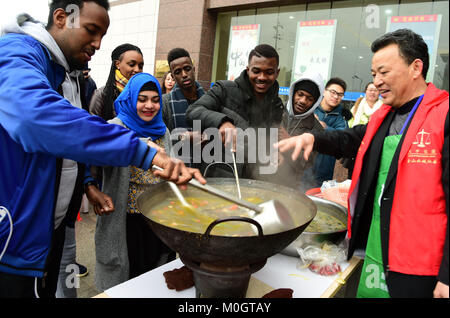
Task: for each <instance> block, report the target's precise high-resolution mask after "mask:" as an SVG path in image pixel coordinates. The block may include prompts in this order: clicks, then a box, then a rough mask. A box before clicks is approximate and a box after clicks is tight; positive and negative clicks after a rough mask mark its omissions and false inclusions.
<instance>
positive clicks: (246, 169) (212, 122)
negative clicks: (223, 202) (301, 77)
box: [186, 44, 284, 179]
mask: <svg viewBox="0 0 450 318" xmlns="http://www.w3.org/2000/svg"><path fill="white" fill-rule="evenodd" d="M278 74H279V56H278V53H277V52H276V50H275V49H274V48H273V47H272V46H270V45H267V44H261V45H258V46H256V47H255V48H254V49H253V50H252V51H251V52H250V54H249V59H248V66H247V68H246V69H245V70H243V71H242V73H241V74H240V76H239V77H238V78H236V79H235V80H234V81H217V82H216V83H215V84H214V86H213V87H212V88H211V89H210V90H209V91H208V92H207V93H206V94H205V95H203V96H202V97H201V98H200V99H199V100H197V101H196V102H195V103H193V104H192V105H190V106H189V108H188V109H187V111H186V122H187V124H188V125H191V126H193V122H194V120H200V121H201V127H202V130H205V129H206V128H210V127H214V128H217V129H219V134H220V138H221V141H222V143H223V145H225V147H226V148H227V149H228V150H225V149H224V150H223V151H222V154H226V153H228V154H229V152H230V151H229V148H231V149H232V150H233V151H236V144H235V143H236V134H237V130H236V128H241V129H242V130H246V129H247V128H253V129H255V132H257V128H265V129H266V136H264V137H267V136H268V134H269V128H279V127H280V124H281V117H282V114H283V109H284V106H283V102H282V101H281V99H280V98H279V96H278V91H279V85H278V82H277V77H278ZM227 131H228V132H231V133H229V134H227V133H226V132H227ZM266 140H269V138H266ZM256 144H257V143H248V144H247V145H245V146H244V154H247V153H248V152H247V149H248V147H255V146H256ZM266 149H267V147H266ZM253 150H254V149H253ZM256 153H258V152H256ZM228 158H230V156H228ZM257 159H259V158H257ZM244 160H245V162H244V164H243V165H240V167H238V170H239V174H240V175H241V177H245V178H249V179H264V176H262V175H261V174H260V173H259V172H258V169H255V168H257V167H258V166H259V165H260V164H261V163H260V162H258V161H257V162H256V163H255V164H253V163H249V162H248V160H247V159H244ZM227 162H229V161H227ZM226 171H227V170H226V169H223V170H222V171H221V172H220V173H219V174H218V175H216V176H220V175H221V176H230V175H229V174H227V173H226ZM231 176H232V175H231Z"/></svg>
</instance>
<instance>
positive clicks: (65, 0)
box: [47, 0, 109, 29]
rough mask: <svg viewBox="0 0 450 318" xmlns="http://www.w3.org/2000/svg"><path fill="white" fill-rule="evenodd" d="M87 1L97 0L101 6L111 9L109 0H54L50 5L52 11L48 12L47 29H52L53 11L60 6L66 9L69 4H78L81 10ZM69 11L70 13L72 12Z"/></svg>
mask: <svg viewBox="0 0 450 318" xmlns="http://www.w3.org/2000/svg"><path fill="white" fill-rule="evenodd" d="M85 2H95V3H96V4H98V5H99V6H101V7H103V8H105V10H106V11H108V10H109V2H108V0H53V1H52V2H51V3H49V5H48V6H49V8H50V11H49V14H48V21H47V29H50V27H51V26H52V25H53V13H54V12H55V10H57V9H60V8H61V9H64V10H66V9H67V7H68V6H69V5H76V6H78V7H79V8H80V10H81V9H82V8H83V5H84V3H85ZM67 13H68V14H69V13H70V12H67Z"/></svg>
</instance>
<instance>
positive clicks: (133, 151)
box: [0, 33, 156, 277]
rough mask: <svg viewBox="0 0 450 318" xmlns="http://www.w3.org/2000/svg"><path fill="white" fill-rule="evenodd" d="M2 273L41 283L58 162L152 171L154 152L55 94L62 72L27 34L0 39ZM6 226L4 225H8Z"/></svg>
mask: <svg viewBox="0 0 450 318" xmlns="http://www.w3.org/2000/svg"><path fill="white" fill-rule="evenodd" d="M0 52H1V54H0V162H1V165H0V206H2V207H5V208H6V209H7V210H8V211H9V214H10V215H11V217H12V221H13V228H12V236H11V239H10V241H9V243H8V245H7V246H5V245H6V241H7V238H8V236H9V234H10V230H11V229H10V226H9V222H7V221H5V220H3V222H0V255H1V253H2V251H3V250H4V249H5V254H4V255H3V257H2V259H1V260H0V271H1V272H6V273H11V274H16V275H26V276H37V277H42V276H43V272H44V265H45V262H46V258H47V255H48V252H49V249H50V243H51V238H52V233H53V228H54V209H55V202H56V198H55V196H56V193H57V192H56V191H55V189H58V186H59V184H58V181H57V180H58V177H57V176H58V174H60V172H58V171H57V169H56V162H57V158H67V159H71V160H74V161H77V162H79V163H89V164H92V165H97V166H104V165H108V166H129V165H135V166H138V167H141V168H143V169H149V168H150V167H151V162H152V160H153V157H154V156H155V154H156V149H153V148H149V147H148V146H147V144H146V143H145V142H143V141H140V140H139V139H138V138H137V136H136V135H135V134H134V133H133V132H132V131H129V130H128V129H125V128H123V127H120V126H118V125H110V124H107V123H106V122H105V121H104V120H103V119H101V118H100V117H97V116H92V115H90V114H89V113H88V112H87V111H85V110H82V109H80V108H77V107H75V106H72V105H71V104H70V103H69V102H68V100H66V99H64V98H63V97H62V96H61V95H60V94H59V93H58V90H59V88H60V85H61V84H62V82H63V81H64V77H65V69H64V67H62V66H61V65H60V64H58V63H57V62H56V61H55V60H54V58H53V55H52V54H51V53H50V51H49V50H48V48H47V47H46V46H44V44H42V43H40V42H39V41H38V40H36V39H35V38H33V37H32V36H29V35H26V34H18V33H9V34H6V35H4V36H2V37H1V38H0ZM6 220H7V219H6Z"/></svg>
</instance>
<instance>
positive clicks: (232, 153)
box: [230, 148, 242, 199]
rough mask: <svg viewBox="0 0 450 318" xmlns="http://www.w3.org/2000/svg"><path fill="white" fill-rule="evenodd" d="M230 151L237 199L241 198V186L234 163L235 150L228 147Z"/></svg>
mask: <svg viewBox="0 0 450 318" xmlns="http://www.w3.org/2000/svg"><path fill="white" fill-rule="evenodd" d="M230 152H231V156H232V157H233V166H234V178H235V179H236V186H237V190H238V195H239V199H242V195H241V186H240V184H239V176H238V170H237V165H236V155H235V153H236V152H235V151H234V150H233V149H231V148H230Z"/></svg>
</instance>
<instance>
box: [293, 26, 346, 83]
mask: <svg viewBox="0 0 450 318" xmlns="http://www.w3.org/2000/svg"><path fill="white" fill-rule="evenodd" d="M336 25H337V20H313V21H300V22H299V24H298V26H297V36H296V39H295V49H294V62H293V68H292V81H295V80H297V79H299V78H300V77H302V75H303V74H304V73H305V72H306V71H308V72H318V73H319V74H320V75H321V76H322V78H323V79H324V81H326V80H327V79H328V77H329V75H330V72H331V64H332V60H333V50H334V40H335V37H336Z"/></svg>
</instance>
